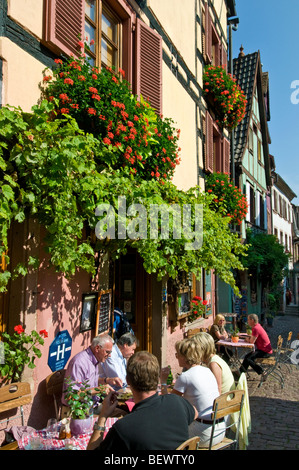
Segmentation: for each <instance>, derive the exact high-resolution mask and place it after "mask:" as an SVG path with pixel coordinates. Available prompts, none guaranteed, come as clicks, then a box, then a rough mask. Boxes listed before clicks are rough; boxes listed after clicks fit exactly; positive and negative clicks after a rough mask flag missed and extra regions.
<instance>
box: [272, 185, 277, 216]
mask: <svg viewBox="0 0 299 470" xmlns="http://www.w3.org/2000/svg"><path fill="white" fill-rule="evenodd" d="M273 206H274V210H275V212H277V191H275V189H273Z"/></svg>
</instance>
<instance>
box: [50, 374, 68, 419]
mask: <svg viewBox="0 0 299 470" xmlns="http://www.w3.org/2000/svg"><path fill="white" fill-rule="evenodd" d="M64 376H65V369H61V370H57V371H55V372H53V373H52V374H50V375H48V377H47V378H46V390H47V395H52V396H53V399H54V406H55V412H56V418H57V419H60V407H61V395H62V389H63V382H64Z"/></svg>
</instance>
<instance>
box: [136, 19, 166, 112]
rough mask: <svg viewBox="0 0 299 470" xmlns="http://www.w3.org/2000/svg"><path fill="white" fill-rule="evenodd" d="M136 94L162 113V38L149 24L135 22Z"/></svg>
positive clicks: (139, 21)
mask: <svg viewBox="0 0 299 470" xmlns="http://www.w3.org/2000/svg"><path fill="white" fill-rule="evenodd" d="M136 94H137V95H138V96H139V97H140V95H142V97H143V98H144V99H148V100H149V102H150V104H151V106H152V107H153V108H154V109H155V110H156V111H157V113H160V114H161V113H162V38H161V36H160V35H159V34H158V33H156V32H155V31H153V30H152V29H151V28H150V27H149V26H147V25H146V24H145V23H143V22H142V21H141V20H139V19H137V22H136Z"/></svg>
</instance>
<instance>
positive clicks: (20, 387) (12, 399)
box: [0, 382, 32, 450]
mask: <svg viewBox="0 0 299 470" xmlns="http://www.w3.org/2000/svg"><path fill="white" fill-rule="evenodd" d="M31 402H32V395H31V390H30V384H29V383H28V382H15V383H12V384H9V385H5V386H4V387H1V388H0V413H5V412H7V411H10V410H13V409H18V408H20V412H19V414H17V415H16V416H14V417H13V418H11V417H7V418H5V419H2V420H1V421H0V423H4V422H9V421H11V420H13V419H17V418H20V417H21V422H22V426H24V421H25V420H24V412H23V405H28V404H30V403H31ZM15 449H18V443H17V441H14V442H11V443H10V444H7V445H4V446H2V447H0V450H15Z"/></svg>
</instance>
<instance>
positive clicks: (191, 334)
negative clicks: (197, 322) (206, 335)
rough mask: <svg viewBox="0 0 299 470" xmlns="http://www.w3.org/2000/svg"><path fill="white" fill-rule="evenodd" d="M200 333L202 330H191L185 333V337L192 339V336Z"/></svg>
mask: <svg viewBox="0 0 299 470" xmlns="http://www.w3.org/2000/svg"><path fill="white" fill-rule="evenodd" d="M201 331H202V328H193V329H190V330H188V331H187V333H186V337H187V338H188V339H189V338H192V337H193V336H195V335H197V333H200V332H201Z"/></svg>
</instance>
